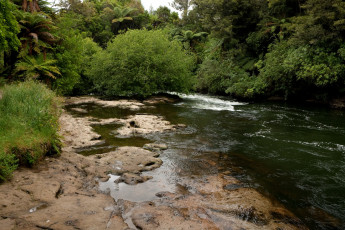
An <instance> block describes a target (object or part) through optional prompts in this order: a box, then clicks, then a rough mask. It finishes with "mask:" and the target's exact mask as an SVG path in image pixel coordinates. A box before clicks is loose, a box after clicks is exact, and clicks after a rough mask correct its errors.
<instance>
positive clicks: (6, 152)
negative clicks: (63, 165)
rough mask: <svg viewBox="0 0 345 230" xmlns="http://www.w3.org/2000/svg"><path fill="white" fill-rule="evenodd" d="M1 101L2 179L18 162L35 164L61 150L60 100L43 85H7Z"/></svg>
mask: <svg viewBox="0 0 345 230" xmlns="http://www.w3.org/2000/svg"><path fill="white" fill-rule="evenodd" d="M2 91H3V92H2V94H3V95H2V99H1V100H0V181H2V180H5V179H7V178H8V177H10V176H11V173H12V172H13V171H14V170H15V169H16V168H17V167H18V165H26V166H32V165H34V164H35V163H36V162H37V161H38V160H40V159H42V157H43V156H45V155H46V154H56V153H58V152H59V148H60V141H59V137H58V136H57V132H58V128H59V125H58V117H59V101H58V99H57V97H56V96H55V94H54V93H53V92H52V91H51V90H49V89H48V88H47V87H46V86H44V85H43V84H40V83H37V82H34V81H28V82H24V83H20V84H15V85H10V86H6V87H4V88H3V89H2Z"/></svg>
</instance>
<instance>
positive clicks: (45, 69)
mask: <svg viewBox="0 0 345 230" xmlns="http://www.w3.org/2000/svg"><path fill="white" fill-rule="evenodd" d="M55 64H56V60H44V59H43V56H38V57H37V58H35V57H31V56H25V57H24V58H23V59H22V60H21V61H19V62H17V64H16V69H15V73H16V74H17V75H18V76H20V77H22V78H24V79H31V80H32V79H36V80H48V81H50V80H54V79H56V77H57V76H60V75H61V73H60V71H59V69H58V68H57V67H56V65H55Z"/></svg>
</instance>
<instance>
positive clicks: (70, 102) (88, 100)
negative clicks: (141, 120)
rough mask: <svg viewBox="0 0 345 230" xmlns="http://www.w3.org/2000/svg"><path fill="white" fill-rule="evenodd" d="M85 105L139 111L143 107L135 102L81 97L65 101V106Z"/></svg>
mask: <svg viewBox="0 0 345 230" xmlns="http://www.w3.org/2000/svg"><path fill="white" fill-rule="evenodd" d="M85 103H96V104H99V105H101V106H104V107H119V108H123V109H131V110H139V109H140V108H142V107H145V105H144V104H143V103H141V102H139V101H136V100H115V101H106V100H101V99H99V98H96V97H90V96H83V97H71V98H67V99H66V100H65V104H67V105H78V104H85Z"/></svg>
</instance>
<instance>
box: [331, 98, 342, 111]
mask: <svg viewBox="0 0 345 230" xmlns="http://www.w3.org/2000/svg"><path fill="white" fill-rule="evenodd" d="M330 106H331V108H334V109H345V98H337V99H333V100H332V101H331V102H330Z"/></svg>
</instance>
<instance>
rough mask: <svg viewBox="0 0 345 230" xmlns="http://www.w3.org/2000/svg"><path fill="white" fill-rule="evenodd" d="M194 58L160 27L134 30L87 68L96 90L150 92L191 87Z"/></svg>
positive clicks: (118, 93)
mask: <svg viewBox="0 0 345 230" xmlns="http://www.w3.org/2000/svg"><path fill="white" fill-rule="evenodd" d="M192 68H193V58H192V56H190V55H187V54H186V53H185V52H184V51H183V50H182V48H181V45H180V44H179V43H178V42H177V41H169V39H168V36H166V33H165V32H164V31H161V30H152V31H148V30H143V31H139V30H132V31H129V32H127V33H125V34H121V35H119V36H117V37H116V38H115V39H114V41H112V42H111V43H109V44H108V47H107V49H106V50H104V51H102V52H99V53H97V55H95V56H94V59H93V61H92V62H91V68H90V70H89V71H88V72H89V76H90V78H91V79H92V80H93V82H94V84H95V89H96V90H97V92H100V93H101V92H102V93H104V94H105V95H107V96H133V95H137V96H144V97H145V96H148V95H152V94H154V93H158V92H167V91H177V92H181V91H182V92H184V91H188V89H190V88H191V86H192V84H193V82H192V79H193V78H192V72H191V70H192Z"/></svg>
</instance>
